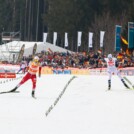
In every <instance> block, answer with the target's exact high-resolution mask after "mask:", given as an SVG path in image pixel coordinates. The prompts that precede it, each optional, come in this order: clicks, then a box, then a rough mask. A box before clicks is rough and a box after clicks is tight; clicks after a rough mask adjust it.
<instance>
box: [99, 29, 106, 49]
mask: <svg viewBox="0 0 134 134" xmlns="http://www.w3.org/2000/svg"><path fill="white" fill-rule="evenodd" d="M104 34H105V31H100V47H103V39H104Z"/></svg>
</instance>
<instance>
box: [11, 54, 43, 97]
mask: <svg viewBox="0 0 134 134" xmlns="http://www.w3.org/2000/svg"><path fill="white" fill-rule="evenodd" d="M38 71H39V77H41V66H40V62H39V57H38V56H35V57H34V58H33V60H32V61H30V63H29V66H28V72H27V73H26V75H25V76H24V77H23V78H22V80H21V81H20V83H19V84H18V85H17V86H16V87H15V88H13V89H12V90H10V91H9V92H15V91H16V90H17V89H18V88H19V87H20V86H21V85H22V84H24V83H25V82H26V81H27V80H29V79H31V80H32V84H33V87H32V97H35V88H36V82H37V79H36V73H37V72H38Z"/></svg>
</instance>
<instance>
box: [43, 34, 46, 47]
mask: <svg viewBox="0 0 134 134" xmlns="http://www.w3.org/2000/svg"><path fill="white" fill-rule="evenodd" d="M46 40H47V33H43V43H44V44H45V43H46Z"/></svg>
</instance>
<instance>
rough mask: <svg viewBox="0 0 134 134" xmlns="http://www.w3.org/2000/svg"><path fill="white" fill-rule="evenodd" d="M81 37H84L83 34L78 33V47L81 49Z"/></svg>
mask: <svg viewBox="0 0 134 134" xmlns="http://www.w3.org/2000/svg"><path fill="white" fill-rule="evenodd" d="M81 36H82V32H78V40H77V41H78V42H77V43H78V44H77V46H78V47H79V46H81Z"/></svg>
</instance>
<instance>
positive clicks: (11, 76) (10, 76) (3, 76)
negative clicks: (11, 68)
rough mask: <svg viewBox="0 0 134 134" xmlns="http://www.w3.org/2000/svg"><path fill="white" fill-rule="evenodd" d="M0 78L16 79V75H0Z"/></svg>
mask: <svg viewBox="0 0 134 134" xmlns="http://www.w3.org/2000/svg"><path fill="white" fill-rule="evenodd" d="M0 78H16V74H15V73H0Z"/></svg>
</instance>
